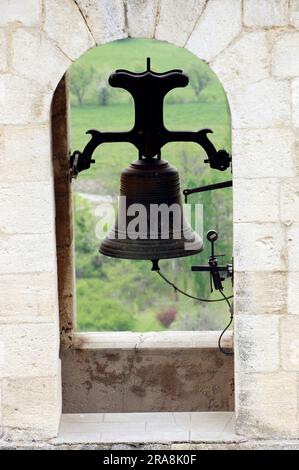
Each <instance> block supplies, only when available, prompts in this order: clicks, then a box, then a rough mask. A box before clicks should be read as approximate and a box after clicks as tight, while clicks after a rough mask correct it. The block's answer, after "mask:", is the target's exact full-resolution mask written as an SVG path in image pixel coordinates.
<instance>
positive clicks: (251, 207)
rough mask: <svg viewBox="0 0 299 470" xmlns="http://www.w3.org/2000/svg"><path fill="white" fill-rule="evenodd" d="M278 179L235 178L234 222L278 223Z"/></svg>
mask: <svg viewBox="0 0 299 470" xmlns="http://www.w3.org/2000/svg"><path fill="white" fill-rule="evenodd" d="M279 183H280V181H279V179H278V178H256V179H252V178H235V179H234V195H235V197H234V221H235V222H278V221H279Z"/></svg>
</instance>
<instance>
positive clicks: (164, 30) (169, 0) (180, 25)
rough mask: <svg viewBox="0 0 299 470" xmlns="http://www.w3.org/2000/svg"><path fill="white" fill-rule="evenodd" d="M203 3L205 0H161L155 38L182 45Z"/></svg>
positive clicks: (199, 13) (200, 11) (191, 29)
mask: <svg viewBox="0 0 299 470" xmlns="http://www.w3.org/2000/svg"><path fill="white" fill-rule="evenodd" d="M205 3H206V1H205V0H161V1H160V6H159V14H158V18H157V27H156V33H155V38H156V39H159V40H161V41H168V42H170V43H172V44H176V45H177V46H184V45H185V44H186V42H187V40H188V38H189V35H190V32H191V31H193V28H194V26H195V24H196V22H197V20H198V18H199V17H200V15H201V13H202V10H203V7H204V6H205ZM182 12H184V15H183V17H182Z"/></svg>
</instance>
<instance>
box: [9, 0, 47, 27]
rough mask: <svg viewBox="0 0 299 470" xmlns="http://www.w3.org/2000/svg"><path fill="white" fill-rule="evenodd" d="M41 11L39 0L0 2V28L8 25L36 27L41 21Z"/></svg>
mask: <svg viewBox="0 0 299 470" xmlns="http://www.w3.org/2000/svg"><path fill="white" fill-rule="evenodd" d="M41 10H42V6H41V1H40V0H26V2H24V1H22V0H21V1H20V0H2V1H1V16H0V26H6V25H7V24H9V23H21V24H23V25H25V26H37V25H38V24H39V22H40V20H41Z"/></svg>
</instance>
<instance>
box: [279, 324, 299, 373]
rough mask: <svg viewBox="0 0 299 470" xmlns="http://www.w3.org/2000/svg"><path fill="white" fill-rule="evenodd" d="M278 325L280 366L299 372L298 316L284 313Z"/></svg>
mask: <svg viewBox="0 0 299 470" xmlns="http://www.w3.org/2000/svg"><path fill="white" fill-rule="evenodd" d="M280 325H281V331H280V333H281V351H280V353H281V363H282V368H283V369H284V370H288V371H291V370H293V371H297V372H299V316H298V315H286V316H284V317H283V318H281V320H280Z"/></svg>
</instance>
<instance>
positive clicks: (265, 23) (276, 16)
mask: <svg viewBox="0 0 299 470" xmlns="http://www.w3.org/2000/svg"><path fill="white" fill-rule="evenodd" d="M288 3H289V2H288V0H244V24H245V26H251V27H256V28H260V27H262V28H271V27H272V26H285V25H287V24H288Z"/></svg>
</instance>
